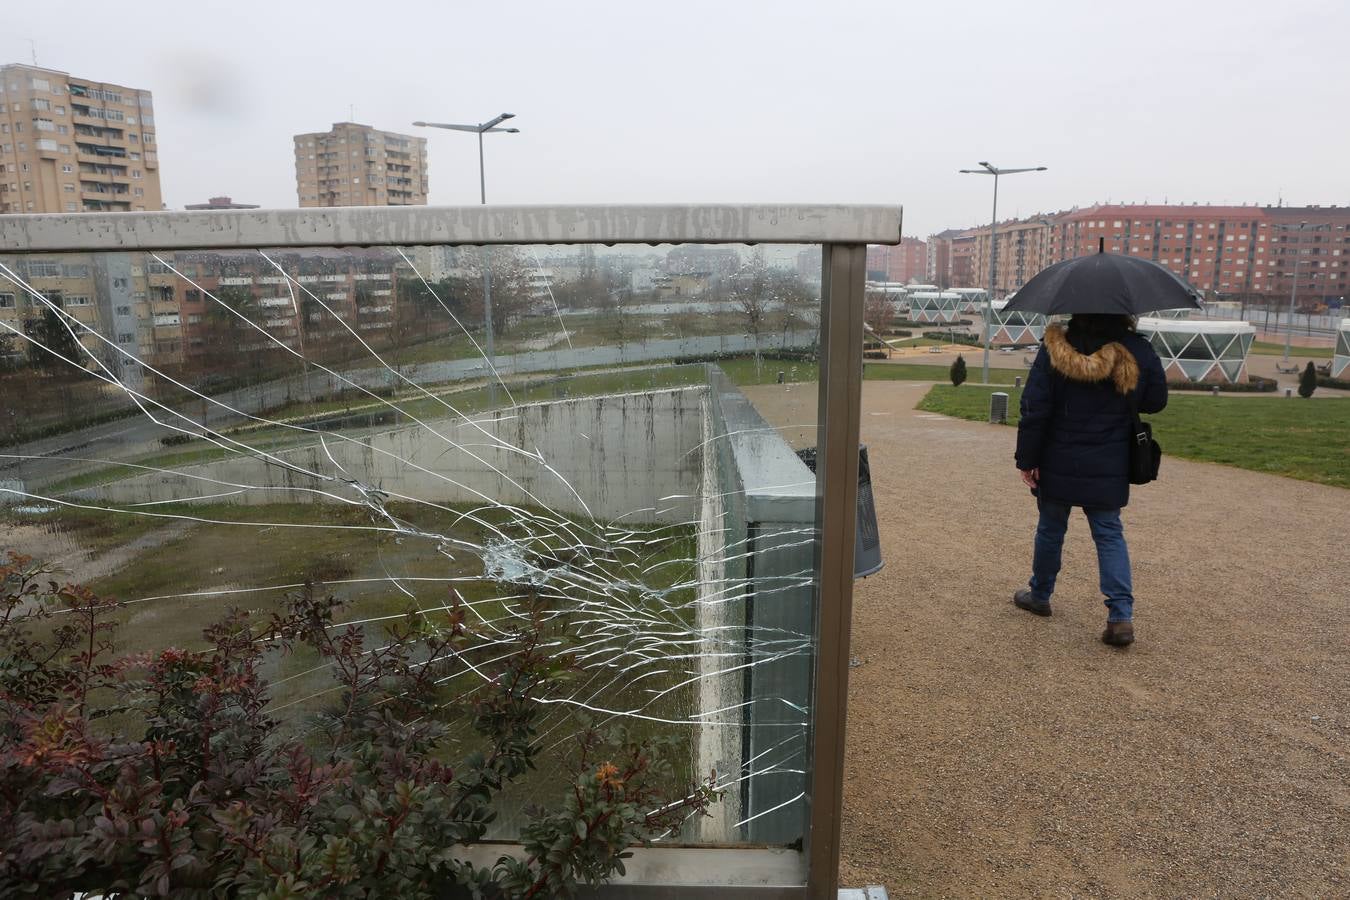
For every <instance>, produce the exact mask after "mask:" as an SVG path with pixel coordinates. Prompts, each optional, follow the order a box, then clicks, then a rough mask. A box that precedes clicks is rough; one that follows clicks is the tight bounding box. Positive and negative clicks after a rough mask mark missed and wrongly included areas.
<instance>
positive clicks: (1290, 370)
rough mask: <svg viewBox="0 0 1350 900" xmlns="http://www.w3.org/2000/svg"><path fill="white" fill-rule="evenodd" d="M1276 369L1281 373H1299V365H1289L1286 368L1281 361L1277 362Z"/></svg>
mask: <svg viewBox="0 0 1350 900" xmlns="http://www.w3.org/2000/svg"><path fill="white" fill-rule="evenodd" d="M1275 371H1276V372H1279V373H1280V374H1281V375H1297V374H1298V366H1289V367H1287V368H1286V367H1285V366H1282V365H1280V364H1279V363H1276V364H1275Z"/></svg>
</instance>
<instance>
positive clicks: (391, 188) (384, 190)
mask: <svg viewBox="0 0 1350 900" xmlns="http://www.w3.org/2000/svg"><path fill="white" fill-rule="evenodd" d="M295 182H296V192H297V193H298V195H299V198H300V205H301V206H425V205H426V203H427V142H426V138H420V137H412V136H410V135H406V134H396V133H395V132H392V131H378V130H376V129H374V128H371V127H370V126H369V125H358V124H357V123H355V122H338V123H337V124H335V125H334V126H333V127H332V129H331V130H329V131H326V132H314V133H311V134H297V135H296V136H295Z"/></svg>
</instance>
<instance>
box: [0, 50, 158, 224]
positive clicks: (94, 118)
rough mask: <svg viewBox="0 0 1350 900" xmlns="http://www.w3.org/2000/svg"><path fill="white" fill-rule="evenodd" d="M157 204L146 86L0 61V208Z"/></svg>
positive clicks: (106, 208)
mask: <svg viewBox="0 0 1350 900" xmlns="http://www.w3.org/2000/svg"><path fill="white" fill-rule="evenodd" d="M162 206H163V201H162V198H161V196H160V188H159V153H158V149H157V145H156V143H155V114H154V107H153V105H152V103H151V100H150V92H149V91H142V90H137V89H136V88H129V87H123V86H121V85H116V84H109V83H107V82H103V81H94V80H92V79H89V78H79V77H76V76H74V75H69V74H67V73H65V72H58V71H55V70H53V69H42V68H38V67H37V66H26V65H17V64H16V65H7V66H0V213H72V212H129V211H132V210H157V209H160V208H162Z"/></svg>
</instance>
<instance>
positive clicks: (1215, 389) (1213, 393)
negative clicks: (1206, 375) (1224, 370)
mask: <svg viewBox="0 0 1350 900" xmlns="http://www.w3.org/2000/svg"><path fill="white" fill-rule="evenodd" d="M1209 394H1210V396H1211V397H1217V396H1219V386H1218V385H1217V384H1216V385H1214V387H1212V388H1210V389H1209Z"/></svg>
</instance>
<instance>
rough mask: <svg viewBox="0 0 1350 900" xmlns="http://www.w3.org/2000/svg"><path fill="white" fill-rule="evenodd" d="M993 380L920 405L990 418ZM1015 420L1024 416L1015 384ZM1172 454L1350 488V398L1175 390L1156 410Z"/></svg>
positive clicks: (933, 394)
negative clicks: (989, 384) (986, 385)
mask: <svg viewBox="0 0 1350 900" xmlns="http://www.w3.org/2000/svg"><path fill="white" fill-rule="evenodd" d="M990 393H992V390H991V389H990V388H983V387H977V386H974V385H962V386H961V387H959V388H954V387H952V386H951V385H944V384H939V385H934V386H933V388H932V389H931V390H930V391H929V392H928V394H927V395H926V396H925V397H924V398H923V399H922V400H921V401H919V405H918V408H919V409H922V410H927V411H929V412H937V413H943V414H944V415H949V416H955V417H957V418H961V419H970V420H972V421H976V422H984V421H987V420H988V418H989V394H990ZM1010 393H1011V396H1010V397H1009V411H1008V424H1009V425H1016V424H1017V420H1018V414H1017V404H1018V399H1019V396H1020V395H1019V393H1018V392H1015V391H1014V392H1010ZM1147 418H1148V420H1149V421H1151V422H1152V423H1153V428H1154V435H1155V436H1156V437H1157V439H1158V443H1160V444H1161V445H1162V448H1163V455H1164V456H1179V457H1183V458H1186V459H1195V460H1201V461H1203V462H1213V463H1220V464H1222V465H1227V466H1236V467H1238V468H1240V469H1251V470H1252V471H1254V472H1268V473H1270V474H1272V475H1284V476H1287V477H1289V478H1298V479H1300V480H1302V481H1315V482H1317V483H1319V484H1330V485H1335V486H1336V487H1343V488H1350V403H1347V402H1345V401H1343V400H1340V399H1335V400H1311V401H1305V400H1302V399H1299V398H1294V399H1285V398H1284V397H1283V396H1280V397H1259V398H1258V397H1209V396H1199V397H1192V396H1182V395H1178V394H1173V395H1172V397H1171V399H1170V400H1169V401H1168V404H1167V409H1165V410H1163V411H1162V412H1161V413H1159V414H1158V415H1156V416H1148V417H1147Z"/></svg>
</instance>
